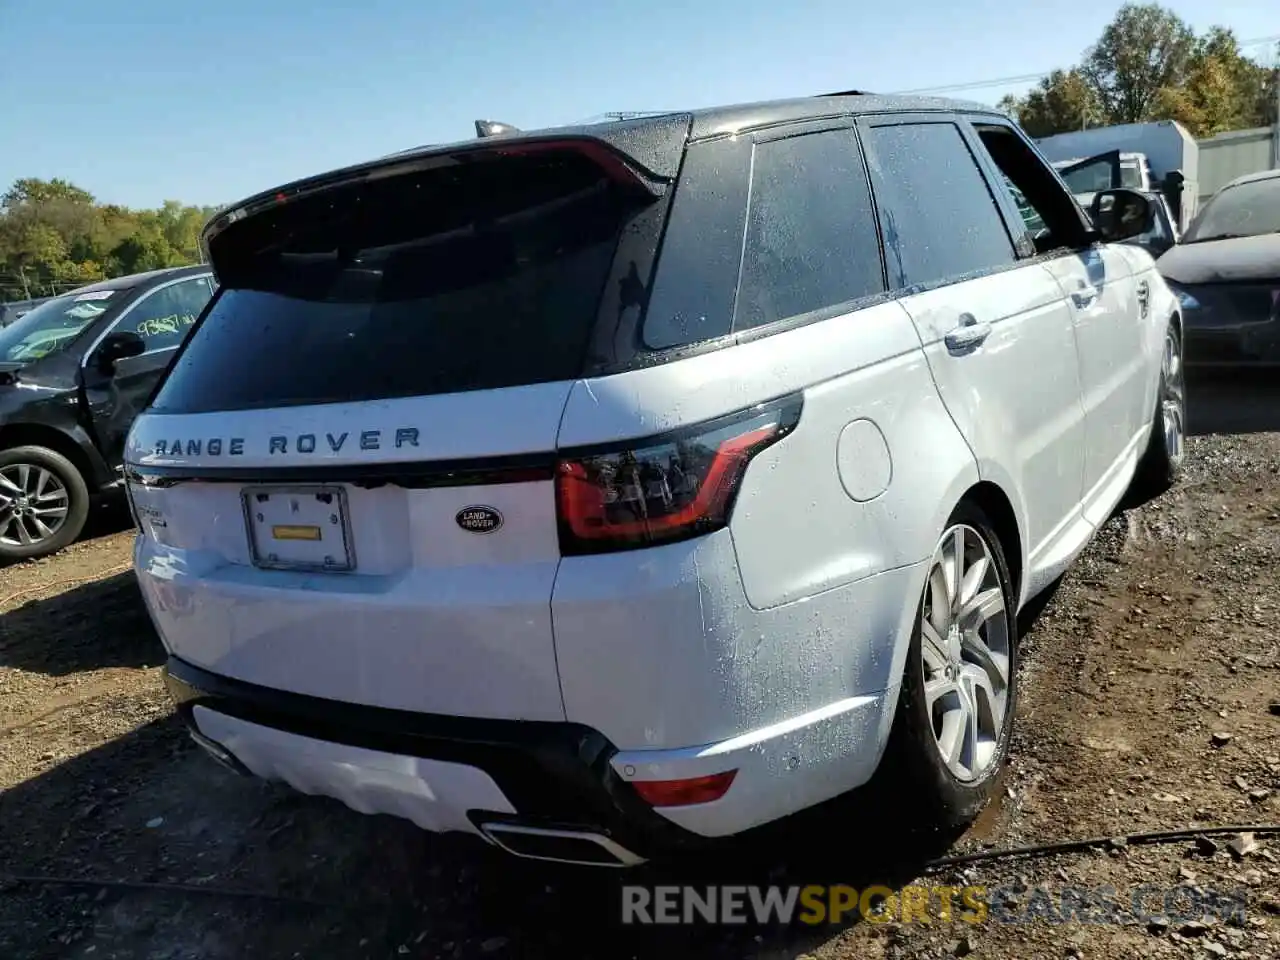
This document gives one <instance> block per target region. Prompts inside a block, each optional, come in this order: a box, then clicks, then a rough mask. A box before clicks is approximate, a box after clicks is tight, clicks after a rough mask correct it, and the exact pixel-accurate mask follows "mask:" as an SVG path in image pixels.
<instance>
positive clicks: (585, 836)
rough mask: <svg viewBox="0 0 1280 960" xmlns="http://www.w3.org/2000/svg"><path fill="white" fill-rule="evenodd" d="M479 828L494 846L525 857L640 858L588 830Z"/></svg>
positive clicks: (596, 862) (621, 861) (605, 863)
mask: <svg viewBox="0 0 1280 960" xmlns="http://www.w3.org/2000/svg"><path fill="white" fill-rule="evenodd" d="M480 832H481V833H482V834H483V835H484V837H485V839H487V840H488V841H489V842H490V843H492V844H494V846H497V847H500V848H501V849H503V850H505V851H506V852H507V853H510V854H512V855H514V856H517V857H524V858H525V859H527V860H550V861H553V862H555V863H569V864H575V865H577V866H586V867H633V866H636V865H637V864H641V863H644V858H643V857H641V856H639V855H638V854H636V853H633V852H632V851H630V850H628V849H627V848H626V847H624V846H622V844H620V843H618V842H617V841H616V840H612V839H610V838H609V837H606V836H604V835H603V834H600V833H595V832H593V831H590V830H562V829H552V828H550V827H529V826H525V825H523V824H518V823H483V824H480Z"/></svg>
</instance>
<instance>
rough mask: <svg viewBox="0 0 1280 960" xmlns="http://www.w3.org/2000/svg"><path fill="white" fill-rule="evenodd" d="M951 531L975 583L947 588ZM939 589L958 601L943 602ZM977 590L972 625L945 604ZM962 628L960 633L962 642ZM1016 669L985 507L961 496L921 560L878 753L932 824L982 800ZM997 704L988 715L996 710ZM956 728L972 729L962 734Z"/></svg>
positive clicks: (1004, 734) (953, 819)
mask: <svg viewBox="0 0 1280 960" xmlns="http://www.w3.org/2000/svg"><path fill="white" fill-rule="evenodd" d="M957 534H959V536H960V537H961V538H962V541H961V542H963V543H964V551H963V554H964V556H965V557H966V558H967V561H966V563H965V565H964V567H963V568H962V569H963V571H964V574H968V575H971V576H975V577H978V581H977V583H976V584H973V585H972V587H970V585H969V584H966V583H965V581H964V576H963V575H962V576H961V578H960V582H959V587H958V589H957V590H956V591H951V590H950V587H949V584H950V583H951V582H952V576H951V575H949V574H948V569H949V567H948V564H949V562H950V557H951V556H953V555H954V544H955V543H956V536H957ZM979 559H982V560H985V565H984V569H983V570H982V571H980V572H977V573H975V572H974V571H975V569H976V567H977V566H978V560H979ZM965 595H968V597H969V598H970V599H969V601H968V603H966V602H964V599H963V598H964V596H965ZM948 596H952V597H955V598H957V599H956V600H953V601H951V602H948V600H947V598H948ZM984 596H985V597H987V598H988V599H987V601H986V602H985V603H984V604H982V608H985V609H984V611H983V612H985V613H987V614H989V615H990V617H989V619H983V620H982V621H981V622H980V623H976V618H973V619H971V618H970V617H969V616H967V615H962V616H961V617H956V616H954V614H953V612H952V611H953V610H954V609H956V608H958V609H960V610H961V611H963V610H964V609H965V607H966V606H971V605H972V604H973V602H974V601H975V600H977V598H979V597H984ZM940 604H942V605H943V606H947V607H949V608H950V609H948V610H947V611H946V613H945V616H944V615H940V614H939V612H938V608H939V605H940ZM997 608H998V609H997ZM966 621H967V622H970V623H974V624H975V629H973V630H972V632H970V631H968V630H963V629H959V628H957V630H950V629H947V628H946V625H948V624H951V623H955V624H957V625H960V624H964V623H966ZM926 623H927V624H928V625H929V627H930V631H929V635H926V633H925V630H924V626H925V624H926ZM962 636H963V637H965V638H966V639H965V640H961V639H960V638H961V637H962ZM975 639H976V640H977V643H975V642H974V640H975ZM984 664H985V666H984ZM1017 669H1018V617H1017V598H1016V597H1015V596H1014V593H1013V581H1012V578H1011V577H1010V576H1009V566H1008V563H1007V562H1006V561H1005V556H1004V550H1003V548H1002V546H1001V544H1000V539H999V537H997V536H996V533H995V530H994V529H993V528H992V526H991V522H990V521H989V520H988V519H987V516H986V514H984V513H983V512H982V510H980V509H979V508H978V507H977V506H975V505H973V504H970V503H961V504H960V506H959V507H957V508H956V510H955V512H954V513H953V514H952V515H951V519H950V520H949V521H948V522H947V525H946V529H945V531H944V533H943V535H942V537H940V538H939V541H938V547H937V549H936V550H935V552H934V556H933V559H932V560H931V561H930V572H929V578H928V580H927V582H926V584H925V588H924V593H923V595H922V597H921V599H920V602H919V605H918V607H917V610H916V618H915V626H914V628H913V630H912V633H911V643H910V647H909V650H908V652H907V662H906V666H905V668H904V670H903V677H902V688H901V692H900V694H899V696H898V710H897V715H896V716H895V718H894V725H893V731H892V733H891V734H890V737H889V744H888V747H887V750H886V756H885V760H886V763H887V766H888V768H889V770H888V773H889V777H890V780H891V782H893V784H894V787H895V794H896V795H897V798H898V799H899V800H901V801H904V802H907V803H912V804H913V805H915V806H918V807H919V808H920V809H919V810H917V811H915V812H917V813H919V815H920V816H921V817H922V818H923V819H924V820H925V821H926V822H928V823H930V824H931V825H933V826H935V827H938V828H946V829H951V828H958V827H963V826H965V825H967V824H969V823H970V822H972V821H973V820H974V818H976V817H977V816H978V814H979V813H980V812H981V811H982V808H983V807H984V806H986V804H987V802H988V801H989V800H990V798H991V795H992V793H993V792H994V790H995V785H996V784H997V782H998V781H999V773H1000V770H1001V768H1002V767H1003V766H1004V762H1005V760H1006V758H1007V757H1008V752H1009V738H1010V735H1011V733H1012V730H1013V716H1014V712H1015V710H1016V708H1017V696H1016V691H1017V685H1016V678H1017ZM980 676H981V677H985V678H986V680H985V685H982V684H975V680H977V679H978V678H979V677H980ZM998 681H1000V682H998ZM941 691H947V692H945V693H941ZM940 693H941V695H940ZM1001 703H1002V705H1003V709H1002V710H1000V711H999V712H1000V717H999V720H998V722H997V719H996V716H995V715H996V713H997V709H996V708H997V707H998V706H1000V705H1001ZM966 707H967V708H968V709H967V712H966ZM957 724H960V725H962V726H960V728H959V729H960V732H961V734H962V736H961V737H960V738H959V739H958V740H955V739H953V734H954V732H955V731H956V729H957ZM964 734H976V736H973V738H972V739H970V737H969V736H964ZM952 744H956V745H957V747H958V749H955V750H950V751H949V753H950V755H951V757H952V759H951V761H948V760H947V759H944V750H946V749H947V748H948V747H950V746H951V745H952Z"/></svg>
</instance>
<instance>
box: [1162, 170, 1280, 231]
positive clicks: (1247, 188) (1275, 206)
mask: <svg viewBox="0 0 1280 960" xmlns="http://www.w3.org/2000/svg"><path fill="white" fill-rule="evenodd" d="M1264 233H1280V177H1268V178H1267V179H1265V180H1252V181H1249V182H1247V183H1240V184H1237V185H1236V186H1234V187H1225V188H1224V189H1223V190H1222V192H1221V193H1219V194H1218V195H1217V196H1215V197H1214V198H1213V199H1211V200H1210V201H1209V202H1208V203H1207V204H1206V205H1205V208H1204V209H1203V210H1202V211H1201V212H1200V216H1199V217H1197V218H1196V222H1195V223H1194V224H1192V225H1191V229H1190V230H1188V231H1187V236H1186V239H1185V240H1184V242H1185V243H1196V242H1197V241H1201V242H1203V241H1205V240H1218V239H1223V238H1226V237H1256V236H1260V235H1262V234H1264Z"/></svg>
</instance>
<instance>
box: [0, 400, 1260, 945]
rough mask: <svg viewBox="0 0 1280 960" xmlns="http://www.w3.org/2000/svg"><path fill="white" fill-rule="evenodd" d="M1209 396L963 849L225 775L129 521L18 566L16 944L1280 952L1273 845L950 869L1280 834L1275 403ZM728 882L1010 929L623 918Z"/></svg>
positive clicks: (1, 593) (843, 832) (887, 918)
mask: <svg viewBox="0 0 1280 960" xmlns="http://www.w3.org/2000/svg"><path fill="white" fill-rule="evenodd" d="M1191 403H1192V418H1193V427H1194V428H1195V431H1196V432H1197V433H1198V434H1200V436H1198V437H1196V438H1195V439H1194V440H1193V441H1192V444H1191V451H1190V452H1191V456H1190V464H1189V468H1188V473H1187V477H1186V479H1185V481H1184V482H1183V483H1182V484H1181V485H1180V486H1179V487H1178V488H1177V489H1176V490H1174V491H1172V492H1171V493H1169V494H1167V495H1165V496H1164V497H1162V498H1160V499H1159V500H1157V501H1154V502H1150V503H1146V504H1141V505H1129V506H1128V507H1127V509H1125V510H1123V511H1122V512H1120V513H1118V514H1117V516H1116V517H1115V518H1114V519H1113V520H1112V521H1110V522H1109V523H1108V525H1107V526H1106V528H1105V529H1104V531H1103V533H1102V535H1101V536H1099V537H1098V538H1097V540H1096V541H1095V542H1094V543H1093V544H1092V545H1091V546H1090V548H1089V550H1088V551H1087V553H1086V555H1085V556H1084V557H1083V558H1082V559H1081V561H1080V562H1079V563H1078V564H1077V565H1076V567H1075V568H1074V569H1073V571H1072V572H1071V573H1070V574H1069V575H1068V576H1067V577H1066V578H1065V580H1064V581H1063V582H1062V584H1061V585H1060V587H1059V589H1058V590H1057V591H1056V592H1055V593H1054V595H1053V596H1052V597H1050V598H1049V599H1048V603H1047V606H1046V608H1045V609H1044V610H1043V612H1041V613H1040V615H1039V616H1038V618H1035V619H1034V622H1033V623H1031V624H1030V625H1029V626H1030V629H1029V631H1028V633H1027V635H1026V637H1025V640H1024V649H1025V654H1024V661H1023V672H1022V676H1021V677H1020V683H1021V684H1022V686H1021V691H1022V699H1021V704H1020V711H1019V713H1020V716H1019V720H1018V728H1017V734H1016V739H1017V742H1016V744H1015V748H1014V756H1015V759H1014V761H1013V762H1012V764H1011V765H1010V767H1009V768H1008V771H1007V773H1006V775H1005V777H1004V781H1003V783H1002V792H1001V795H1000V797H999V800H998V801H997V802H996V803H994V804H993V805H992V806H991V807H990V808H989V810H988V811H987V812H986V813H985V814H984V815H983V817H982V818H981V819H980V821H979V822H978V823H977V824H976V825H975V826H974V827H973V828H972V829H971V830H970V831H969V832H968V834H966V835H965V836H963V837H961V838H959V839H955V840H952V839H948V838H943V837H936V836H931V835H928V834H922V833H920V832H919V831H917V830H914V829H912V826H913V825H912V824H910V823H904V822H901V820H902V818H901V815H900V814H897V813H896V812H895V805H894V804H892V803H886V802H884V800H883V798H878V797H877V796H876V795H875V791H870V792H867V793H865V794H864V795H862V796H858V797H853V798H850V799H847V800H845V801H842V802H840V803H837V804H835V805H833V807H832V809H830V810H826V811H823V812H822V814H821V815H820V816H813V817H808V818H801V819H800V820H798V821H797V822H793V823H788V824H784V825H782V826H781V827H779V828H777V829H776V830H774V831H771V832H770V833H769V834H768V835H767V836H766V837H763V838H761V839H760V840H759V842H757V843H755V844H753V845H752V846H751V847H750V848H748V849H746V850H743V851H741V852H739V853H737V854H735V855H733V856H729V855H724V856H717V857H715V858H714V859H713V860H712V859H709V860H708V861H705V862H699V863H684V864H678V865H665V866H662V867H646V868H643V869H642V870H641V871H637V872H634V873H632V874H630V875H627V876H626V877H625V878H624V877H623V876H622V875H619V874H617V873H613V872H599V871H596V872H583V871H575V870H566V869H561V868H554V867H547V866H544V865H534V864H526V863H521V862H518V861H512V860H508V859H502V858H497V857H495V856H494V855H493V854H491V853H490V852H488V850H487V849H485V848H483V847H482V846H481V845H479V844H477V843H474V842H472V841H469V840H466V839H464V838H457V837H433V836H430V835H427V834H424V833H421V832H420V831H418V830H416V829H415V828H414V827H412V826H411V825H409V824H406V823H402V822H399V821H395V820H392V819H390V818H382V817H363V816H360V815H358V814H355V813H352V812H350V811H348V810H347V809H345V808H344V807H341V806H340V805H338V804H336V803H332V802H329V801H325V800H320V799H314V798H308V797H303V796H298V795H295V794H293V793H291V792H289V791H288V790H285V789H283V788H280V787H277V786H273V785H270V784H265V783H259V782H256V781H252V780H248V779H243V778H239V777H235V776H233V775H231V774H229V773H226V772H224V771H223V770H222V769H221V768H220V767H218V766H217V765H216V764H214V763H213V762H212V761H211V760H209V759H207V758H206V757H205V756H203V755H202V754H200V753H198V752H197V750H196V749H195V748H194V747H193V746H192V745H191V744H190V742H189V741H188V740H187V738H186V737H185V735H184V733H183V732H182V730H181V729H180V727H179V726H178V724H177V723H176V721H175V720H174V718H173V716H172V715H171V711H170V709H169V706H168V703H167V702H166V700H165V697H164V695H163V694H162V692H161V689H160V681H159V676H158V665H159V663H160V661H161V655H160V647H159V643H158V641H157V640H156V638H155V635H154V633H153V632H152V629H151V626H150V623H149V621H148V619H147V616H146V613H145V611H144V610H143V608H142V606H141V603H140V600H139V599H138V596H137V591H136V588H135V586H134V583H133V580H132V574H131V573H130V572H129V571H128V566H127V565H128V559H129V557H128V547H129V536H128V534H127V533H126V532H122V531H123V529H124V527H125V526H126V525H127V522H128V518H127V515H125V514H124V513H123V512H122V511H121V510H120V509H119V508H116V509H114V510H112V509H107V510H104V511H102V512H101V515H100V516H99V517H97V518H96V519H95V525H94V529H92V530H91V531H90V536H89V537H88V538H87V539H86V540H84V541H83V542H81V543H80V544H77V545H76V546H74V547H73V548H71V549H69V550H67V551H65V552H64V553H62V554H61V555H59V556H57V557H55V558H52V559H50V560H47V561H44V562H40V563H30V564H19V565H15V566H11V567H9V568H7V569H2V570H0V788H3V790H4V792H3V794H0V822H3V824H4V829H3V830H2V831H0V957H4V958H9V957H14V958H55V957H56V958H70V957H94V958H107V957H119V958H135V957H138V958H143V957H145V958H156V960H160V958H165V960H168V958H175V960H176V958H185V957H200V958H206V960H221V958H227V960H231V958H235V960H241V958H244V957H253V958H274V957H282V958H293V957H341V958H346V957H358V958H363V957H368V958H383V957H387V958H392V957H394V958H399V957H449V958H469V957H514V956H521V957H542V956H546V957H551V956H566V955H567V956H583V957H586V956H600V957H614V956H622V957H650V956H663V957H670V956H675V955H681V956H683V955H689V956H714V957H752V958H780V957H798V956H801V955H807V956H811V957H815V958H853V957H886V958H890V957H895V958H925V957H949V956H965V955H968V956H975V957H1009V958H1018V960H1023V958H1027V960H1030V958H1038V957H1054V958H1059V957H1081V958H1084V957H1088V958H1092V957H1129V956H1133V955H1139V956H1144V957H1148V956H1151V957H1165V956H1167V957H1182V956H1188V957H1191V956H1194V957H1211V956H1227V957H1241V958H1249V957H1254V958H1277V957H1280V860H1278V859H1277V856H1278V855H1280V837H1268V836H1259V837H1257V838H1256V839H1255V841H1254V844H1249V843H1248V842H1244V843H1242V842H1240V840H1239V838H1236V837H1234V836H1233V835H1226V836H1219V837H1215V838H1213V839H1212V840H1209V839H1207V838H1202V839H1200V840H1198V841H1197V840H1193V839H1187V840H1182V841H1178V842H1174V843H1168V844H1162V845H1143V844H1138V843H1122V842H1113V843H1112V844H1110V845H1106V846H1103V847H1100V848H1097V849H1093V850H1089V851H1084V852H1072V853H1066V854H1059V855H1054V856H1046V857H1037V858H1032V859H1002V860H996V861H990V862H982V863H977V864H973V865H971V866H968V867H966V868H963V869H961V868H958V867H955V868H948V869H942V870H937V871H926V870H925V864H926V862H927V861H928V860H929V859H930V858H932V857H935V856H939V855H942V854H948V853H949V854H956V853H963V852H971V851H979V850H983V849H987V848H992V847H1007V846H1015V845H1021V844H1033V843H1041V842H1046V841H1054V840H1062V839H1070V838H1078V837H1118V836H1121V835H1128V834H1133V833H1135V832H1141V831H1154V830H1164V829H1178V828H1185V827H1206V826H1210V825H1215V824H1240V823H1277V822H1280V716H1278V715H1277V713H1280V639H1278V638H1280V633H1278V632H1277V624H1278V621H1280V612H1278V607H1280V591H1277V590H1276V588H1275V585H1276V580H1277V573H1276V569H1277V568H1276V561H1277V559H1278V558H1280V476H1278V474H1280V387H1267V386H1265V385H1263V384H1261V383H1249V382H1245V383H1234V384H1230V385H1228V384H1221V383H1219V384H1194V385H1193V388H1192V393H1191ZM1028 619H1029V620H1030V619H1031V618H1030V617H1028ZM1273 704H1274V706H1273ZM1233 840H1236V843H1235V846H1236V848H1237V849H1236V850H1233V849H1232V844H1231V841H1233ZM1255 846H1256V849H1255V848H1254V847H1255ZM37 876H38V877H44V878H49V877H59V878H63V879H66V880H79V881H81V883H79V884H75V885H68V884H62V885H51V884H47V883H40V882H33V880H32V879H31V878H33V877H37ZM24 878H25V879H24ZM712 881H718V882H728V883H737V884H766V883H781V884H798V885H803V884H814V883H823V884H848V885H852V886H853V887H856V888H857V889H859V890H861V889H864V888H865V887H866V886H867V885H868V884H871V883H884V884H886V885H888V886H889V887H890V888H891V889H893V890H899V889H901V888H902V887H903V885H908V884H917V885H918V884H927V885H931V886H937V885H942V884H948V885H949V884H957V885H959V884H968V885H977V886H980V887H985V888H986V889H987V891H988V893H987V897H988V899H989V900H990V901H991V908H990V917H989V918H988V921H987V922H984V923H979V924H973V923H967V922H963V921H961V920H959V919H953V920H951V921H944V920H941V919H939V918H938V916H937V913H936V909H935V912H934V914H933V917H934V919H933V922H931V923H928V924H924V923H919V922H912V923H903V922H899V921H900V919H901V917H900V915H899V914H898V913H897V912H896V906H897V905H898V903H899V901H897V900H896V899H895V900H891V901H889V902H888V903H887V905H886V908H885V913H884V914H883V915H881V916H880V917H879V918H873V919H868V920H863V921H861V922H853V921H852V919H851V918H849V917H846V919H845V922H843V923H840V924H834V925H822V926H818V927H813V926H806V925H804V924H800V923H796V924H793V925H791V926H785V927H782V926H777V925H773V926H757V925H746V926H738V927H708V926H698V927H686V928H681V929H678V930H673V929H671V928H655V927H636V926H625V927H624V926H621V925H620V924H619V922H618V917H619V914H620V903H621V893H620V890H619V887H620V886H621V885H622V884H623V883H624V882H640V883H660V882H661V883H695V884H700V885H701V884H706V883H709V882H712ZM172 885H189V886H190V887H192V888H195V889H182V888H175V887H173V886H172ZM1143 885H1149V886H1148V888H1147V889H1146V890H1145V891H1142V892H1141V896H1142V897H1143V898H1144V899H1143V900H1142V903H1143V904H1147V907H1146V909H1145V910H1141V911H1139V912H1138V913H1134V912H1133V911H1132V910H1130V909H1128V908H1129V907H1130V905H1131V904H1132V897H1133V891H1135V890H1136V889H1137V888H1140V887H1142V886H1143ZM1104 886H1106V887H1111V888H1114V889H1115V891H1116V900H1117V901H1118V903H1119V904H1120V905H1121V909H1119V910H1118V911H1117V912H1116V913H1115V914H1114V916H1111V917H1107V916H1104V915H1103V914H1101V913H1099V912H1098V911H1096V910H1095V911H1094V912H1093V913H1092V914H1090V913H1088V912H1087V911H1085V912H1083V913H1081V912H1077V913H1076V914H1075V918H1074V919H1070V920H1068V921H1067V922H1053V919H1054V918H1053V917H1052V916H1050V913H1051V911H1052V910H1055V909H1060V908H1061V906H1062V903H1063V900H1062V898H1063V896H1065V893H1064V891H1066V890H1068V889H1074V890H1080V889H1081V888H1087V889H1089V890H1094V889H1096V888H1098V887H1104ZM1157 888H1158V889H1157ZM1169 890H1174V891H1175V894H1174V899H1173V900H1172V901H1170V902H1171V903H1173V904H1174V906H1175V907H1177V905H1178V904H1192V903H1200V904H1203V903H1204V902H1206V898H1207V897H1208V896H1209V895H1211V894H1213V893H1215V892H1217V893H1219V894H1224V893H1227V894H1232V895H1235V894H1236V893H1237V892H1243V895H1244V896H1245V897H1246V899H1247V906H1246V907H1245V908H1244V909H1243V910H1242V911H1239V912H1237V913H1236V915H1235V916H1234V917H1229V918H1226V919H1219V920H1214V919H1213V918H1212V917H1211V918H1210V919H1209V920H1208V921H1203V922H1197V921H1196V920H1194V919H1193V918H1192V916H1191V915H1192V914H1193V913H1195V911H1193V910H1191V909H1190V908H1189V907H1188V908H1179V909H1171V910H1163V913H1165V914H1166V915H1165V916H1159V915H1158V914H1160V913H1161V912H1162V908H1160V907H1159V904H1160V903H1162V902H1163V901H1164V900H1165V898H1166V896H1167V893H1168V891H1169ZM1197 897H1198V898H1199V899H1198V900H1197V899H1196V898H1197ZM1046 904H1048V905H1049V906H1048V907H1046ZM1201 912H1203V911H1201ZM1023 914H1030V915H1033V916H1034V918H1035V919H1033V920H1031V921H1030V922H1023V923H1014V922H1008V920H1009V919H1010V917H1016V916H1020V915H1023ZM1182 914H1185V915H1182ZM1090 918H1092V920H1093V921H1095V922H1085V921H1086V920H1089V919H1090ZM1099 918H1101V919H1103V920H1106V922H1097V921H1098V920H1099ZM875 919H878V920H879V921H880V922H874V920H875Z"/></svg>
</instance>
